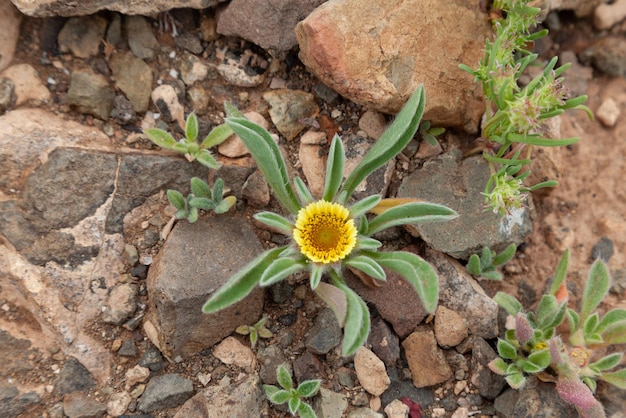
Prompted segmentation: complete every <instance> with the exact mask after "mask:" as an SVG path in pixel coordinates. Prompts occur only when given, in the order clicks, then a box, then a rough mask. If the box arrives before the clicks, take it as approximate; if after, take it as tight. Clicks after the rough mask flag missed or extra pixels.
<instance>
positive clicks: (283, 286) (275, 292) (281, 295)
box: [269, 280, 293, 304]
mask: <svg viewBox="0 0 626 418" xmlns="http://www.w3.org/2000/svg"><path fill="white" fill-rule="evenodd" d="M269 291H270V296H271V297H272V301H273V302H274V303H278V304H281V303H285V302H287V301H288V300H289V299H291V296H292V295H293V286H292V285H290V284H289V283H288V282H287V280H282V281H280V282H278V283H276V284H273V285H272V286H270V288H269Z"/></svg>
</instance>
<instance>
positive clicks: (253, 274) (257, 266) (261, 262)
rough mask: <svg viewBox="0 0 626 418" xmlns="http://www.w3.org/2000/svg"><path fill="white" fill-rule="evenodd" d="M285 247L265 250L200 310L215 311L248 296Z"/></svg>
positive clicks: (214, 294)
mask: <svg viewBox="0 0 626 418" xmlns="http://www.w3.org/2000/svg"><path fill="white" fill-rule="evenodd" d="M285 248H287V247H279V248H273V249H271V250H267V251H265V252H264V253H262V254H261V255H259V256H258V257H256V258H255V259H254V260H252V261H251V262H250V263H248V264H247V265H246V266H245V267H243V268H242V269H241V270H239V271H238V272H237V273H235V275H233V276H232V277H231V278H230V279H228V282H226V284H224V285H223V286H222V287H220V288H219V289H218V290H217V291H216V292H215V293H213V294H212V295H211V297H210V298H209V300H207V301H206V302H205V304H204V306H203V307H202V312H204V313H206V314H208V313H213V312H217V311H219V310H220V309H224V308H226V307H228V306H230V305H232V304H234V303H236V302H239V301H240V300H242V299H243V298H245V297H246V296H248V294H249V293H250V292H252V290H253V289H254V288H255V287H256V285H257V284H258V283H259V281H260V280H261V275H262V274H263V273H264V271H265V270H266V269H267V268H268V267H269V266H270V264H272V262H274V260H276V259H277V258H278V257H279V256H280V255H281V253H282V252H283V251H284V250H285Z"/></svg>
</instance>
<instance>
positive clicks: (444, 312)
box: [435, 305, 468, 348]
mask: <svg viewBox="0 0 626 418" xmlns="http://www.w3.org/2000/svg"><path fill="white" fill-rule="evenodd" d="M467 335H468V330H467V325H466V324H465V320H464V319H463V317H461V315H459V314H458V313H456V312H454V311H453V310H451V309H448V308H446V307H445V306H442V305H439V306H438V307H437V312H436V313H435V336H436V337H437V342H438V343H439V345H440V346H441V347H443V348H449V347H456V346H457V345H459V344H460V343H461V342H462V341H463V340H464V339H465V338H467Z"/></svg>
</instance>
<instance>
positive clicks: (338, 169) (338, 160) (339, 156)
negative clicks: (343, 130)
mask: <svg viewBox="0 0 626 418" xmlns="http://www.w3.org/2000/svg"><path fill="white" fill-rule="evenodd" d="M345 161H346V156H345V154H344V151H343V144H342V143H341V138H339V136H337V135H336V134H335V136H334V138H333V142H332V143H331V144H330V150H329V152H328V161H327V163H326V180H325V182H324V193H323V194H322V199H323V200H325V201H327V202H332V201H333V199H334V198H335V194H336V193H337V190H339V186H341V182H342V181H343V168H344V164H345Z"/></svg>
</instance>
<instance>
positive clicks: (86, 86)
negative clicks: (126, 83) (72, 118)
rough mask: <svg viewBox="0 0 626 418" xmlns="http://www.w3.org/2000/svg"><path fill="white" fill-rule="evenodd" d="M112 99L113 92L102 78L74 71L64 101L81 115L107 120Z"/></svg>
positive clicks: (111, 107) (97, 75) (113, 96)
mask: <svg viewBox="0 0 626 418" xmlns="http://www.w3.org/2000/svg"><path fill="white" fill-rule="evenodd" d="M114 98H115V92H114V91H113V89H112V88H111V87H109V83H108V82H107V81H106V79H105V78H104V77H102V76H101V75H99V74H95V73H92V72H87V71H74V72H73V73H72V77H71V79H70V87H69V90H68V92H67V97H66V99H65V101H66V103H67V104H68V105H70V106H74V107H75V108H76V110H78V111H79V112H81V113H87V114H90V115H93V116H95V117H97V118H100V119H102V120H107V119H109V116H110V115H111V110H112V109H113V99H114Z"/></svg>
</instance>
